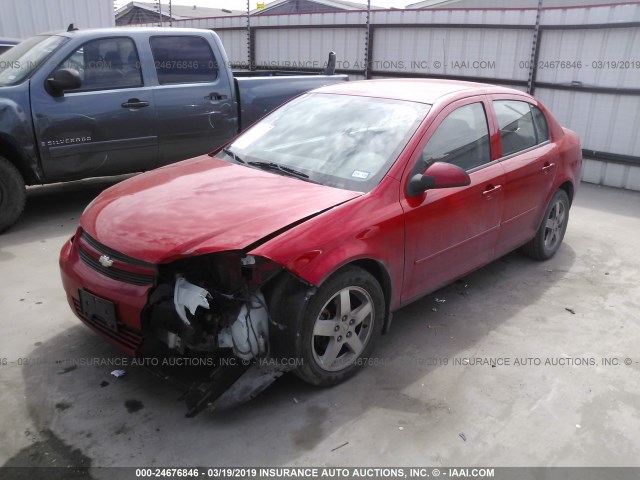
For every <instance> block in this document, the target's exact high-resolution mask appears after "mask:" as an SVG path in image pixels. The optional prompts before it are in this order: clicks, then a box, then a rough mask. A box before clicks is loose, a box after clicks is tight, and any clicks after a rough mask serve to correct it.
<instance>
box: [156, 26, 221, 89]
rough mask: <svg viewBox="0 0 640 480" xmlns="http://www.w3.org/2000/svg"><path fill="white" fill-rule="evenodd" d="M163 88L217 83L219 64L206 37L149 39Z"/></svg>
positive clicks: (159, 80)
mask: <svg viewBox="0 0 640 480" xmlns="http://www.w3.org/2000/svg"><path fill="white" fill-rule="evenodd" d="M149 42H150V44H151V51H152V52H153V59H154V61H155V65H156V71H157V72H158V82H160V85H167V84H172V83H173V84H175V83H202V82H213V81H214V80H215V79H216V78H218V64H217V62H216V59H215V57H214V56H213V52H212V51H211V47H210V46H209V43H208V42H207V41H206V40H205V39H204V38H202V37H194V36H188V37H151V39H150V40H149Z"/></svg>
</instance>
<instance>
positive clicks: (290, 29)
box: [174, 2, 640, 190]
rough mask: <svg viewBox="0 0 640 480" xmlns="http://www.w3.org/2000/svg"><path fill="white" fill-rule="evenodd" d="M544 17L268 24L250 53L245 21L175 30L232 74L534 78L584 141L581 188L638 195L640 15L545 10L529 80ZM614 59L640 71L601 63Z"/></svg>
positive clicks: (415, 13) (409, 16) (631, 10)
mask: <svg viewBox="0 0 640 480" xmlns="http://www.w3.org/2000/svg"><path fill="white" fill-rule="evenodd" d="M536 13H537V12H536V10H532V9H518V8H513V9H469V10H462V9H449V10H447V9H426V10H381V11H378V10H376V11H372V12H371V16H370V19H369V25H367V12H362V11H350V12H331V13H316V14H289V15H260V16H253V17H251V19H250V21H251V42H248V41H247V39H248V35H247V18H246V17H225V18H212V19H197V20H186V21H180V22H174V25H175V26H184V27H187V26H190V27H199V28H212V29H214V30H216V32H217V33H218V34H219V35H220V36H221V38H222V40H223V42H224V44H225V46H226V48H227V51H228V53H229V59H230V61H231V63H233V64H238V65H246V64H247V62H249V61H251V63H252V64H253V65H254V67H255V68H258V69H260V68H291V69H294V70H306V69H308V70H311V71H313V70H315V71H317V70H319V69H320V68H322V65H323V64H324V61H325V60H326V55H327V52H328V51H330V50H333V51H335V52H336V53H337V54H338V70H339V71H341V72H343V73H347V74H349V75H350V77H351V78H352V79H360V78H365V74H366V75H367V76H368V78H385V77H403V76H404V77H408V76H414V77H441V78H454V79H456V78H457V79H468V80H477V81H484V82H490V83H495V84H502V85H505V86H510V87H512V88H516V89H519V90H523V91H526V90H527V88H528V80H529V76H530V75H531V76H532V84H531V85H532V89H533V91H534V94H535V95H536V96H537V97H538V98H540V100H541V101H542V102H543V103H545V105H547V106H548V107H549V108H550V110H551V111H553V112H554V114H555V115H556V117H557V118H558V119H559V120H560V122H561V123H562V124H563V125H565V126H566V127H568V128H571V129H572V130H575V131H576V132H577V133H578V134H579V135H580V137H581V139H582V144H583V148H584V149H585V152H584V153H585V158H587V159H588V160H587V161H585V164H584V175H583V179H584V180H585V181H588V182H594V183H599V184H603V185H611V186H616V187H621V188H629V189H634V190H640V135H639V134H638V132H640V4H639V3H638V2H636V3H633V4H615V5H595V6H588V7H581V8H571V7H567V8H550V9H544V10H543V12H542V15H541V20H540V33H539V37H538V38H539V40H538V51H537V56H536V59H535V60H536V61H535V62H534V65H535V66H536V68H534V69H533V70H532V69H531V68H530V66H531V57H532V53H533V52H534V51H533V39H534V27H535V22H536ZM367 60H368V68H367V69H366V70H365V65H367ZM611 60H614V61H620V60H622V61H633V62H635V63H633V64H628V65H627V64H622V67H625V68H617V67H620V65H619V64H615V65H611V64H606V63H605V64H599V63H597V62H603V61H604V62H606V61H611ZM578 61H579V62H580V66H579V67H578V66H577V64H576V62H578ZM561 62H565V63H564V64H563V63H561ZM566 62H570V63H571V65H569V66H567V64H566ZM594 62H595V63H594Z"/></svg>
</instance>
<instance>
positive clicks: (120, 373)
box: [111, 370, 127, 378]
mask: <svg viewBox="0 0 640 480" xmlns="http://www.w3.org/2000/svg"><path fill="white" fill-rule="evenodd" d="M126 373H127V372H125V371H124V370H114V371H113V372H111V375H113V376H114V377H116V378H120V377H124V376H125V375H126Z"/></svg>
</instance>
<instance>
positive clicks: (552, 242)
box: [522, 189, 569, 260]
mask: <svg viewBox="0 0 640 480" xmlns="http://www.w3.org/2000/svg"><path fill="white" fill-rule="evenodd" d="M568 223H569V197H568V196H567V192H565V191H564V190H562V189H560V190H558V191H557V192H556V193H554V194H553V197H551V201H550V202H549V205H548V206H547V210H546V211H545V212H544V217H543V218H542V223H541V224H540V228H538V231H537V232H536V236H535V237H533V239H531V240H530V241H529V243H527V244H526V245H524V246H523V247H522V252H523V253H524V254H525V255H527V256H529V257H531V258H534V259H536V260H548V259H550V258H551V257H553V256H554V255H555V254H556V252H557V251H558V250H559V249H560V245H561V244H562V240H563V239H564V233H565V232H566V231H567V224H568Z"/></svg>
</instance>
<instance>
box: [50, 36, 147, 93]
mask: <svg viewBox="0 0 640 480" xmlns="http://www.w3.org/2000/svg"><path fill="white" fill-rule="evenodd" d="M60 68H72V69H74V70H77V71H78V72H79V73H80V78H81V79H82V85H81V87H80V90H109V89H114V88H127V87H139V86H142V84H143V82H142V72H141V70H140V60H139V58H138V52H137V50H136V46H135V44H134V43H133V40H131V39H130V38H125V37H120V38H101V39H98V40H92V41H90V42H87V43H85V44H84V45H82V47H80V48H78V49H77V50H76V51H75V52H73V53H72V54H71V55H69V56H68V57H67V58H66V60H64V61H63V62H62V63H61V64H60V65H59V66H58V69H60Z"/></svg>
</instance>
